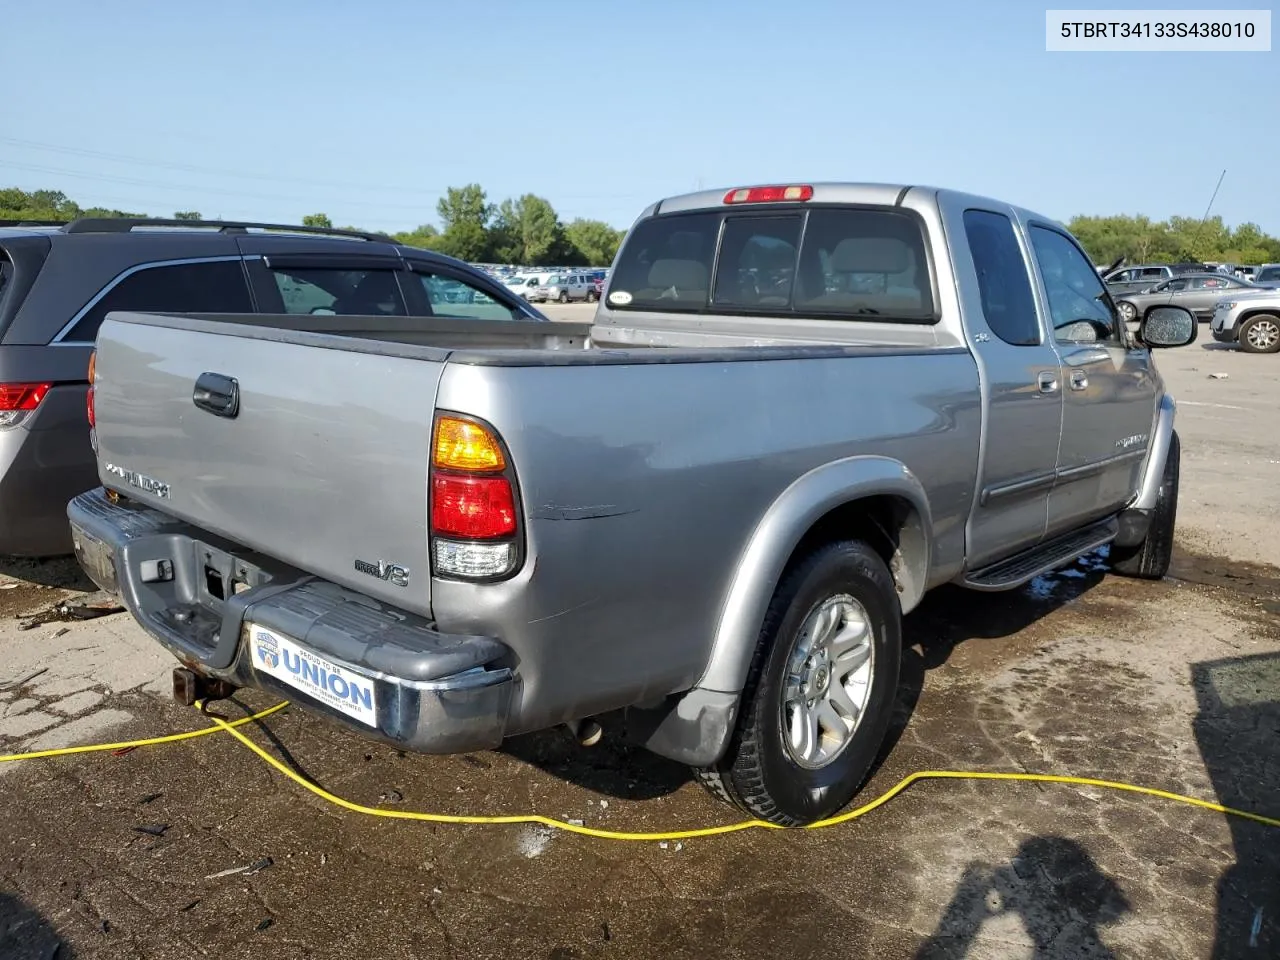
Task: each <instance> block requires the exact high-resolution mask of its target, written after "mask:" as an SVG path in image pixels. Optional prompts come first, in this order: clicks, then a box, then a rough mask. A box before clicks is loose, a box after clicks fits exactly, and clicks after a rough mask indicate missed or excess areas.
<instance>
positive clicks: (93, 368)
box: [84, 350, 98, 427]
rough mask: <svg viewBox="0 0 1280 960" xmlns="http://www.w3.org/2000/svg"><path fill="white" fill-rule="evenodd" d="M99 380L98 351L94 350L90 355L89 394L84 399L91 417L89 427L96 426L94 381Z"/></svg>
mask: <svg viewBox="0 0 1280 960" xmlns="http://www.w3.org/2000/svg"><path fill="white" fill-rule="evenodd" d="M97 378H98V351H97V350H94V351H92V352H91V353H90V354H89V392H88V393H86V394H85V397H84V409H85V413H87V414H88V415H89V426H90V427H93V426H95V425H96V424H95V423H94V420H93V381H94V380H96V379H97Z"/></svg>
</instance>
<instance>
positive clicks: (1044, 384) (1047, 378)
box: [1036, 370, 1058, 393]
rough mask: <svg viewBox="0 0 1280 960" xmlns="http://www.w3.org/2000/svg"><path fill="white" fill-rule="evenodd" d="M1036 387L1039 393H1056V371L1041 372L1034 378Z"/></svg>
mask: <svg viewBox="0 0 1280 960" xmlns="http://www.w3.org/2000/svg"><path fill="white" fill-rule="evenodd" d="M1036 386H1038V387H1039V388H1040V392H1041V393H1057V392H1058V371H1056V370H1041V371H1040V373H1039V374H1038V375H1037V376H1036Z"/></svg>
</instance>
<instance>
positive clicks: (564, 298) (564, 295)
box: [560, 290, 569, 303]
mask: <svg viewBox="0 0 1280 960" xmlns="http://www.w3.org/2000/svg"><path fill="white" fill-rule="evenodd" d="M560 302H561V303H568V302H569V291H568V290H561V291H560Z"/></svg>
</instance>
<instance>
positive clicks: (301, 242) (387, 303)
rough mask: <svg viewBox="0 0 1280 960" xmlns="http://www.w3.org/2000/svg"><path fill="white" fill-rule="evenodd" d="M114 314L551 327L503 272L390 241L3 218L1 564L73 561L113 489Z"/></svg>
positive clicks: (218, 225)
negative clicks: (86, 502) (94, 401)
mask: <svg viewBox="0 0 1280 960" xmlns="http://www.w3.org/2000/svg"><path fill="white" fill-rule="evenodd" d="M112 310H140V311H151V310H154V311H162V312H180V313H320V314H340V315H384V316H387V315H391V316H406V317H408V316H442V317H456V318H459V319H466V318H488V319H504V320H540V321H546V320H547V317H545V316H544V315H543V314H541V313H539V312H538V311H537V310H536V309H535V308H533V307H532V306H530V305H529V304H528V303H526V302H525V301H524V300H523V299H522V298H520V297H517V296H514V295H513V294H512V293H511V292H510V291H509V290H508V289H507V288H505V287H504V286H503V285H502V284H500V283H498V282H496V281H495V280H494V279H493V278H491V277H489V276H488V275H487V274H485V273H483V272H481V271H480V270H477V269H475V268H474V267H471V266H469V265H468V264H465V263H462V262H460V261H458V260H454V259H452V258H450V257H445V256H442V255H440V254H436V253H432V252H431V251H427V250H419V249H416V248H414V247H406V246H403V245H401V244H397V243H395V242H394V241H393V240H392V239H391V238H390V237H388V236H385V235H383V234H374V233H361V232H358V231H347V230H330V229H325V228H320V227H295V226H282V225H278V224H255V223H228V222H223V221H207V220H206V221H184V220H149V219H147V220H142V219H138V220H135V219H116V220H106V219H81V220H75V221H72V222H71V223H68V224H56V225H55V224H33V223H13V222H3V221H0V554H5V555H10V556H12V555H18V556H55V555H60V554H64V553H70V552H71V533H70V528H69V526H68V524H67V512H66V506H67V501H69V500H70V499H72V498H73V497H75V496H76V495H78V494H80V493H82V492H84V491H85V490H88V489H90V488H92V487H95V486H97V485H98V482H99V481H98V471H97V465H96V463H95V461H94V457H93V451H92V449H91V448H90V445H89V424H88V416H87V412H86V404H85V393H86V391H87V389H88V365H89V356H90V353H91V352H92V349H93V344H94V339H95V337H96V336H97V332H98V326H99V325H100V324H101V323H102V318H103V317H104V316H105V315H106V314H107V313H108V312H110V311H112Z"/></svg>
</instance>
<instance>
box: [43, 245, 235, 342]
mask: <svg viewBox="0 0 1280 960" xmlns="http://www.w3.org/2000/svg"><path fill="white" fill-rule="evenodd" d="M247 259H254V260H256V259H259V257H258V256H257V255H254V254H249V255H241V254H230V255H222V256H217V257H185V258H182V259H179V260H150V261H147V262H146V263H135V264H134V265H133V266H132V267H127V268H126V269H124V270H121V271H120V272H119V273H118V274H116V275H115V276H114V277H113V278H112V279H111V280H109V281H108V282H107V284H106V286H104V287H103V288H102V289H101V290H99V291H98V292H97V293H95V294H94V295H93V296H92V297H91V298H90V299H89V302H88V303H86V304H85V305H84V306H83V307H81V308H80V309H79V310H77V311H76V312H75V315H74V316H72V318H71V319H70V320H68V321H67V323H66V324H65V325H64V326H63V328H62V329H61V330H59V331H58V332H57V334H56V335H55V336H54V338H53V339H52V340H50V341H49V346H51V347H86V346H92V344H93V341H91V340H64V339H63V337H65V336H66V335H67V334H69V333H70V332H71V331H72V330H74V329H75V328H76V325H77V324H78V323H79V322H80V321H81V320H83V319H84V318H85V315H86V314H88V313H89V312H90V311H91V310H93V308H94V307H96V306H97V305H98V304H99V303H101V302H102V299H103V298H104V297H106V295H107V294H109V293H110V292H111V291H112V290H114V289H115V288H116V287H118V286H120V284H121V283H123V282H124V281H125V280H128V279H129V278H130V277H132V276H133V275H134V274H136V273H141V272H142V271H143V270H156V269H159V268H162V267H183V266H187V265H188V264H193V263H232V262H237V263H244V261H245V260H247ZM245 286H246V289H247V290H248V291H249V297H250V300H252V299H253V285H252V284H250V283H248V280H247V279H246V282H245ZM255 309H256V304H255Z"/></svg>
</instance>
